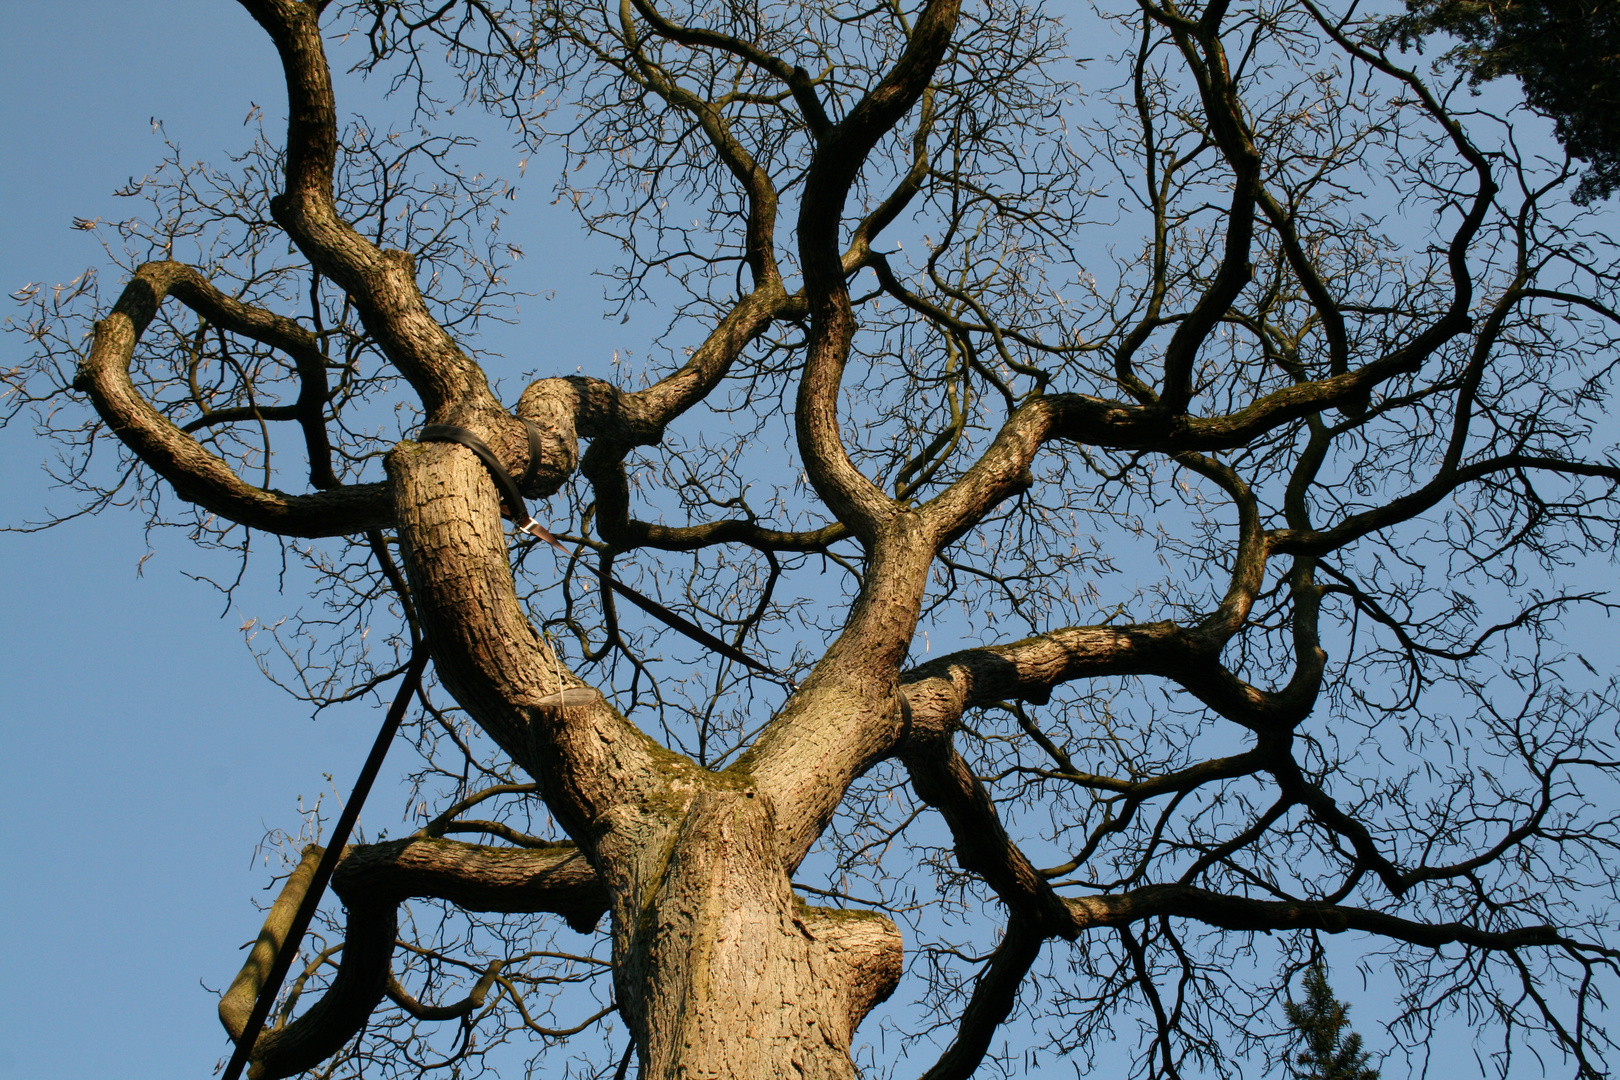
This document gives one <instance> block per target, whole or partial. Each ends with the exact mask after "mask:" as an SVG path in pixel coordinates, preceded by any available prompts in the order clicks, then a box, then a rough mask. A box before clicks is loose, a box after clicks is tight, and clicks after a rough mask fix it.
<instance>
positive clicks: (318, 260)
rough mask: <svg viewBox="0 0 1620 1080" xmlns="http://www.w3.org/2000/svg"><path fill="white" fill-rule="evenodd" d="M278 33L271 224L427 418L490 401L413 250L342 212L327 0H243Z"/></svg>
mask: <svg viewBox="0 0 1620 1080" xmlns="http://www.w3.org/2000/svg"><path fill="white" fill-rule="evenodd" d="M239 2H240V3H241V4H242V6H243V7H244V8H246V9H247V11H248V13H249V14H250V15H252V16H253V18H254V20H255V21H257V22H258V23H259V25H260V26H262V27H263V28H264V29H265V31H266V32H267V33H268V34H269V35H270V38H271V40H272V41H274V42H275V45H276V51H277V52H278V53H279V54H280V56H281V66H282V70H283V73H284V74H285V76H286V84H287V111H288V120H287V166H286V181H285V185H284V189H283V191H282V193H281V194H280V195H278V196H276V197H275V198H274V199H272V200H271V202H270V211H271V213H272V215H274V217H275V219H276V222H277V224H279V225H280V226H281V227H282V228H283V229H285V230H286V231H287V235H288V236H290V237H291V238H292V240H293V242H294V243H295V244H297V246H298V249H299V250H300V251H301V252H303V254H304V255H305V257H307V258H308V259H309V261H310V262H311V263H313V264H314V266H315V268H316V269H317V270H319V271H320V272H321V273H322V274H324V275H326V276H327V277H329V278H331V279H332V280H333V281H335V282H337V284H338V285H339V286H341V287H342V288H343V289H344V291H346V292H347V293H348V294H349V297H350V298H351V299H352V300H353V301H354V304H355V309H356V310H357V311H358V312H359V314H360V318H361V321H362V322H363V323H364V324H365V327H366V329H367V330H368V331H369V332H370V333H371V335H372V337H373V338H375V339H376V341H377V343H378V345H379V347H380V348H381V349H382V351H383V353H384V354H385V355H386V356H387V357H388V359H389V360H390V361H391V362H392V363H393V364H394V365H395V366H396V367H397V368H398V369H399V371H400V374H402V375H403V376H404V377H405V379H406V381H407V382H409V383H410V384H411V386H412V388H413V389H415V391H416V392H417V394H418V396H419V397H420V398H421V400H422V405H423V408H424V409H425V410H426V412H427V414H428V419H429V420H431V421H440V420H450V419H453V418H452V417H451V416H449V415H447V414H448V413H449V411H450V410H452V409H454V408H456V407H458V406H460V407H467V408H472V409H475V410H477V409H487V408H491V407H494V406H495V404H496V402H495V399H494V395H493V394H491V392H490V389H489V383H488V380H487V379H486V378H485V377H484V373H483V371H482V370H481V369H480V368H479V367H478V365H477V364H476V363H474V362H473V361H472V359H471V358H470V357H468V356H467V355H466V354H465V353H464V352H462V351H461V349H460V347H459V346H457V345H456V343H455V341H454V339H452V338H451V337H450V334H449V333H448V332H447V331H446V330H445V329H444V327H442V326H440V325H439V323H438V321H437V320H435V319H434V318H433V316H432V314H431V313H430V312H429V311H428V308H427V303H426V301H425V300H424V299H423V297H422V292H421V290H420V289H419V288H418V287H417V284H416V261H415V259H414V258H413V257H412V256H411V255H410V253H409V252H404V251H383V250H381V249H379V248H378V247H376V246H375V245H374V244H372V243H371V242H370V241H368V240H366V239H365V238H364V237H363V236H361V235H360V234H359V233H358V232H356V231H355V230H354V228H353V227H352V226H350V225H349V223H348V222H347V221H345V220H343V218H342V216H341V215H340V214H339V213H338V210H337V203H336V201H335V200H334V198H333V193H332V177H333V171H334V169H335V168H336V164H337V147H338V134H337V99H336V97H335V95H334V93H333V90H332V73H331V69H330V68H329V66H328V64H327V61H326V50H325V46H324V45H323V43H322V41H321V30H320V16H321V9H322V8H324V7H325V5H324V4H306V3H299V2H297V0H239Z"/></svg>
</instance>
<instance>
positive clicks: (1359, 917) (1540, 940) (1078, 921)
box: [1066, 885, 1620, 959]
mask: <svg viewBox="0 0 1620 1080" xmlns="http://www.w3.org/2000/svg"><path fill="white" fill-rule="evenodd" d="M1066 903H1067V904H1068V906H1069V910H1070V912H1071V913H1072V914H1073V917H1074V921H1075V925H1076V927H1077V928H1078V929H1080V930H1089V929H1092V928H1095V927H1099V926H1126V925H1129V924H1131V923H1133V922H1140V921H1141V920H1143V919H1151V918H1155V917H1157V916H1161V915H1167V916H1171V917H1173V918H1183V919H1192V920H1194V921H1195V922H1201V923H1204V924H1205V925H1207V926H1216V927H1219V928H1221V929H1223V930H1251V931H1260V932H1267V931H1274V930H1320V931H1323V932H1326V933H1329V934H1340V933H1343V932H1344V931H1346V930H1359V931H1361V932H1363V933H1368V934H1377V935H1378V936H1379V937H1385V938H1390V939H1391V940H1394V941H1404V942H1407V943H1408V944H1411V945H1420V946H1423V947H1425V948H1431V949H1438V948H1441V947H1442V946H1445V945H1453V944H1459V945H1466V946H1469V947H1470V948H1475V949H1487V950H1507V949H1523V948H1568V949H1573V950H1576V951H1581V952H1593V953H1598V954H1601V955H1604V956H1608V957H1611V958H1617V959H1620V951H1617V950H1613V949H1608V948H1604V947H1602V946H1599V945H1594V944H1591V943H1589V942H1583V941H1578V940H1576V939H1574V938H1570V937H1567V936H1566V935H1564V934H1561V933H1559V932H1558V930H1557V928H1556V927H1552V926H1521V927H1515V928H1512V929H1508V930H1481V929H1480V928H1478V927H1476V926H1470V925H1469V924H1467V923H1460V922H1445V923H1426V922H1418V921H1416V920H1413V919H1403V918H1400V917H1399V916H1395V915H1386V914H1384V913H1383V912H1379V911H1369V910H1367V909H1365V908H1356V907H1347V906H1345V905H1342V904H1322V903H1312V902H1310V901H1307V900H1253V899H1249V898H1248V897H1241V896H1226V895H1224V894H1222V893H1217V892H1212V891H1210V890H1209V889H1200V888H1197V887H1195V886H1192V885H1144V886H1142V887H1141V888H1139V889H1132V890H1131V891H1130V892H1125V893H1118V894H1115V895H1108V896H1082V897H1074V898H1070V899H1068V900H1067V901H1066Z"/></svg>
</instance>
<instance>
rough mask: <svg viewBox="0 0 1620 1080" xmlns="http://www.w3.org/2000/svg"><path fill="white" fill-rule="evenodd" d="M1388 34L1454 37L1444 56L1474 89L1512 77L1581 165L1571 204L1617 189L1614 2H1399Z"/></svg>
mask: <svg viewBox="0 0 1620 1080" xmlns="http://www.w3.org/2000/svg"><path fill="white" fill-rule="evenodd" d="M1407 8H1408V14H1407V15H1406V16H1405V17H1403V18H1400V19H1397V20H1394V21H1393V22H1392V23H1391V24H1390V37H1391V38H1393V39H1397V40H1399V41H1400V42H1401V44H1402V45H1408V44H1411V43H1412V42H1414V41H1419V40H1421V39H1422V38H1424V37H1426V36H1428V35H1429V34H1433V33H1435V32H1437V31H1438V32H1443V33H1447V34H1450V35H1452V36H1453V37H1456V38H1459V39H1461V41H1462V45H1460V46H1459V47H1458V48H1456V49H1455V50H1453V52H1452V53H1451V54H1450V55H1451V58H1452V59H1454V60H1456V61H1457V62H1458V63H1460V64H1461V65H1462V66H1463V67H1464V68H1465V69H1466V70H1467V71H1468V72H1469V73H1470V75H1471V76H1472V81H1473V82H1474V83H1475V84H1476V85H1477V84H1479V83H1481V82H1485V81H1488V80H1490V79H1495V78H1498V77H1499V76H1502V75H1514V76H1517V77H1518V79H1519V81H1520V82H1521V83H1522V84H1523V85H1524V96H1525V99H1526V100H1527V101H1528V102H1529V103H1530V107H1531V108H1533V109H1535V110H1536V111H1537V112H1539V113H1542V114H1543V115H1545V116H1547V117H1550V118H1551V119H1552V121H1553V123H1554V125H1555V130H1556V132H1557V135H1558V141H1559V142H1561V143H1563V145H1564V149H1565V150H1566V151H1568V152H1569V154H1570V156H1571V157H1574V158H1577V159H1578V160H1580V161H1584V162H1586V163H1587V165H1588V168H1587V170H1586V172H1585V174H1584V175H1583V176H1582V177H1581V182H1580V185H1579V186H1578V187H1577V188H1576V189H1575V201H1576V202H1579V203H1587V202H1590V201H1591V200H1592V199H1594V198H1599V199H1601V198H1607V197H1608V196H1609V195H1610V194H1612V193H1613V192H1614V190H1615V189H1616V188H1617V187H1620V3H1617V2H1616V0H1407Z"/></svg>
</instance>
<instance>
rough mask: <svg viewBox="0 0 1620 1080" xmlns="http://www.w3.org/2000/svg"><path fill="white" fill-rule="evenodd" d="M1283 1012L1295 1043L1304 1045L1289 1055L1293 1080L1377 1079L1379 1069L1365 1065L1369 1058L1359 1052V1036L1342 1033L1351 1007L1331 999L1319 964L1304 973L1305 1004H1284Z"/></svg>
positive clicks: (1347, 1022)
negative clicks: (1292, 1027) (1292, 1032)
mask: <svg viewBox="0 0 1620 1080" xmlns="http://www.w3.org/2000/svg"><path fill="white" fill-rule="evenodd" d="M1283 1009H1284V1010H1285V1011H1286V1012H1287V1013H1288V1022H1289V1023H1290V1024H1292V1025H1293V1026H1294V1031H1295V1033H1296V1038H1297V1040H1298V1041H1299V1042H1300V1043H1303V1044H1304V1048H1303V1049H1301V1050H1300V1051H1299V1052H1298V1053H1297V1054H1290V1055H1289V1059H1288V1066H1289V1073H1290V1075H1292V1076H1293V1077H1294V1080H1378V1070H1377V1069H1373V1068H1369V1067H1368V1065H1367V1060H1368V1057H1369V1055H1368V1054H1367V1052H1366V1051H1364V1050H1362V1049H1361V1036H1360V1035H1357V1034H1356V1033H1355V1032H1353V1031H1350V1032H1346V1031H1345V1028H1346V1027H1347V1026H1348V1025H1349V1023H1350V1021H1349V1014H1350V1006H1348V1005H1346V1004H1345V1003H1344V1002H1342V1001H1340V1000H1338V999H1337V998H1335V997H1334V996H1333V988H1332V987H1331V986H1329V985H1328V981H1327V971H1326V970H1325V969H1324V968H1323V967H1322V965H1321V964H1313V965H1312V966H1311V968H1310V970H1309V971H1307V972H1306V973H1305V1000H1304V1002H1303V1003H1295V1002H1293V1001H1287V1002H1284V1003H1283Z"/></svg>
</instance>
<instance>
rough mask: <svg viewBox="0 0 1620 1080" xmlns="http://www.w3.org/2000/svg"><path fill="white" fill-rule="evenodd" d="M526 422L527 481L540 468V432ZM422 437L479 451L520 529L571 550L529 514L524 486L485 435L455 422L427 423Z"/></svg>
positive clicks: (525, 471) (514, 522)
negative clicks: (486, 439)
mask: <svg viewBox="0 0 1620 1080" xmlns="http://www.w3.org/2000/svg"><path fill="white" fill-rule="evenodd" d="M524 424H525V425H526V426H527V428H528V432H529V467H528V468H527V469H525V470H524V473H523V483H524V484H527V483H528V482H529V481H530V480H532V479H533V478H534V474H535V473H536V472H537V471H538V470H539V468H540V432H539V431H537V430H536V429H535V426H534V425H533V424H530V423H529V422H528V421H527V420H525V421H524ZM420 438H421V439H422V441H423V442H453V443H459V444H460V445H462V446H465V447H466V448H467V449H469V450H471V451H472V452H473V453H474V454H476V455H478V460H479V461H482V462H483V463H484V468H485V469H487V470H488V471H489V475H490V479H492V480H494V481H495V487H496V489H497V490H498V491H499V492H500V493H501V501H502V502H504V503H505V504H506V513H507V515H508V516H509V517H511V519H512V524H514V525H516V526H517V527H518V529H519V530H520V531H522V532H526V533H528V534H529V535H530V536H533V537H536V538H537V539H540V540H544V541H545V542H546V543H548V544H550V545H551V546H552V547H554V548H556V549H557V550H558V551H562V552H566V551H567V550H568V549H567V548H565V547H563V546H562V544H561V543H560V542H559V541H558V539H557V538H556V537H555V536H552V535H551V533H550V532H549V531H547V529H546V527H545V526H544V525H542V524H540V523H539V522H538V521H536V520H534V518H532V517H530V516H529V506H528V504H527V503H525V502H524V501H523V491H522V488H521V486H520V485H519V484H518V482H517V481H516V480H513V479H512V474H511V473H509V472H507V471H506V466H505V465H502V464H501V459H500V458H498V457H496V456H495V452H494V451H493V450H491V449H490V448H489V447H488V446H487V445H485V443H484V440H483V439H480V438H479V437H478V436H476V435H474V434H473V433H472V432H470V431H468V430H467V429H466V428H464V427H456V426H455V425H454V424H428V425H427V426H426V427H424V428H423V429H422V434H421V436H420Z"/></svg>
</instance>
